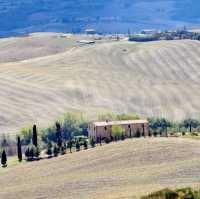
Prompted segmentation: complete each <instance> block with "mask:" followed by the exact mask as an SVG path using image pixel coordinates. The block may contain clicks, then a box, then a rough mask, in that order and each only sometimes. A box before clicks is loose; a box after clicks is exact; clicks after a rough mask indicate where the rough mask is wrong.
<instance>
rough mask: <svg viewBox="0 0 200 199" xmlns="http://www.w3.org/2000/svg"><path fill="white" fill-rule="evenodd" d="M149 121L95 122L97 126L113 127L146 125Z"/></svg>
mask: <svg viewBox="0 0 200 199" xmlns="http://www.w3.org/2000/svg"><path fill="white" fill-rule="evenodd" d="M146 123H148V121H147V120H122V121H108V122H94V123H93V124H94V125H95V126H112V125H123V124H124V125H126V124H146Z"/></svg>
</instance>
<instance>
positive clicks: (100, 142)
mask: <svg viewBox="0 0 200 199" xmlns="http://www.w3.org/2000/svg"><path fill="white" fill-rule="evenodd" d="M99 144H100V146H102V138H101V136H100V137H99Z"/></svg>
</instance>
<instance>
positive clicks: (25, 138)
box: [0, 113, 200, 167]
mask: <svg viewBox="0 0 200 199" xmlns="http://www.w3.org/2000/svg"><path fill="white" fill-rule="evenodd" d="M134 119H139V116H137V115H134V114H112V113H105V114H102V115H100V116H99V120H100V121H105V120H108V121H109V120H134ZM148 121H149V136H168V135H175V134H176V133H180V132H181V133H182V134H183V135H185V134H186V133H189V134H193V135H198V132H200V121H198V120H196V119H192V118H188V119H185V120H183V121H181V122H172V121H170V120H167V119H165V118H148ZM87 126H88V122H87V120H86V119H84V118H83V116H82V115H80V114H76V113H66V114H65V115H64V116H63V117H62V118H61V119H60V120H58V121H57V122H56V123H55V124H54V125H52V126H50V127H48V128H45V129H39V128H38V127H37V126H36V125H33V126H32V127H28V128H23V129H22V131H21V134H20V135H19V136H17V139H16V141H13V140H11V139H10V138H9V137H6V136H4V135H2V136H1V137H0V155H1V164H2V166H3V167H6V166H7V156H9V155H13V154H12V153H10V149H9V147H10V146H11V148H12V150H13V147H14V150H15V151H16V152H17V153H15V154H16V155H17V158H18V161H19V162H22V161H23V154H24V156H25V159H26V160H27V161H35V160H40V159H41V158H52V157H57V156H58V155H64V154H66V153H69V154H70V153H72V152H78V151H81V150H87V149H88V148H94V147H95V146H96V145H97V144H98V145H100V146H102V144H103V143H106V144H108V143H110V142H111V141H118V140H124V139H125V138H126V137H130V138H132V137H141V136H145V135H144V127H143V130H142V129H137V131H135V130H134V132H131V131H132V129H131V127H130V128H129V127H127V128H129V129H130V133H129V135H126V136H125V130H124V129H123V128H122V127H120V126H117V125H116V126H112V129H111V135H110V137H111V139H109V138H102V137H98V138H97V140H94V138H91V137H89V138H88V133H87Z"/></svg>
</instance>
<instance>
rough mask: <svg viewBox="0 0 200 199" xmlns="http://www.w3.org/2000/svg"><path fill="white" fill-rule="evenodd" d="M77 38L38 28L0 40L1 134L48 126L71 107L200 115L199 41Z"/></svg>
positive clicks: (91, 113) (94, 113) (90, 111)
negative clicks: (80, 42) (29, 33)
mask: <svg viewBox="0 0 200 199" xmlns="http://www.w3.org/2000/svg"><path fill="white" fill-rule="evenodd" d="M78 39H80V36H79V37H78V36H72V35H68V36H66V37H63V36H62V35H60V34H47V33H43V34H41V33H40V34H39V33H38V34H34V35H32V36H29V37H25V38H18V39H16V38H11V39H3V40H0V49H1V51H0V62H1V64H0V91H1V95H0V132H1V133H4V132H5V133H16V132H17V131H18V130H19V128H21V127H22V126H24V125H27V124H30V123H33V122H36V123H38V124H39V125H40V126H47V125H48V124H49V123H51V122H52V121H54V120H55V119H56V118H57V117H59V116H60V115H61V114H62V113H64V112H66V111H81V112H83V113H84V114H85V115H87V116H88V117H89V118H91V117H92V118H94V117H95V116H97V115H98V114H99V113H102V112H107V111H112V112H131V113H137V114H140V115H144V116H164V117H168V118H170V119H175V120H180V119H183V118H185V117H192V116H193V117H199V116H200V103H199V101H200V89H199V88H200V86H199V81H200V80H199V79H200V78H199V77H200V58H199V54H200V43H199V42H198V41H190V40H184V41H160V42H150V43H131V42H128V41H124V40H123V41H118V42H117V41H104V40H103V41H101V42H97V43H96V44H95V45H89V46H79V45H78V44H77V42H76V40H78ZM27 41H29V42H27ZM22 44H23V45H22Z"/></svg>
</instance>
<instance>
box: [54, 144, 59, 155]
mask: <svg viewBox="0 0 200 199" xmlns="http://www.w3.org/2000/svg"><path fill="white" fill-rule="evenodd" d="M58 153H59V148H58V146H57V145H56V144H55V145H54V147H53V154H54V157H57V156H58Z"/></svg>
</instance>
